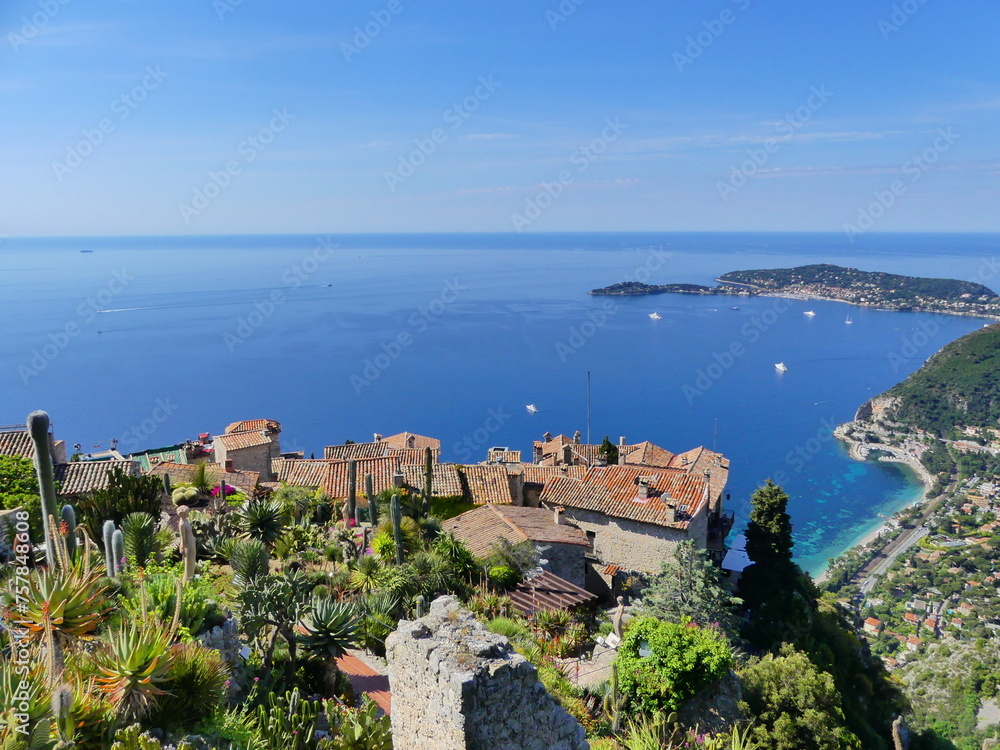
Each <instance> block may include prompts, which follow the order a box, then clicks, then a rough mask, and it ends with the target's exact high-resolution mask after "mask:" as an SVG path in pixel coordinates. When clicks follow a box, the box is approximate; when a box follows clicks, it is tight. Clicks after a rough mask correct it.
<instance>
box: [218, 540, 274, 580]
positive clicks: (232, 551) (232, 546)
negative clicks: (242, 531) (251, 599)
mask: <svg viewBox="0 0 1000 750" xmlns="http://www.w3.org/2000/svg"><path fill="white" fill-rule="evenodd" d="M226 552H227V553H228V555H229V565H230V566H231V567H232V569H233V585H234V586H237V587H239V588H242V587H244V586H246V585H248V584H249V583H251V582H252V581H255V580H257V579H259V578H262V577H263V576H265V575H267V573H268V569H269V567H270V561H271V556H270V555H269V554H268V552H267V546H266V545H265V544H264V543H263V542H262V541H260V540H259V539H232V540H228V541H227V544H226Z"/></svg>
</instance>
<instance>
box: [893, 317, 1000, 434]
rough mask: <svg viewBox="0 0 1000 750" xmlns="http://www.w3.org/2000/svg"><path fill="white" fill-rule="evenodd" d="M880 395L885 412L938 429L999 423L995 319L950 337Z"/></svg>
mask: <svg viewBox="0 0 1000 750" xmlns="http://www.w3.org/2000/svg"><path fill="white" fill-rule="evenodd" d="M886 395H888V396H896V397H898V398H899V399H900V401H899V404H898V406H896V407H895V408H894V409H893V411H892V413H891V414H890V417H891V418H892V419H893V420H895V421H897V422H903V423H905V424H908V425H911V426H913V427H919V428H922V429H925V430H929V431H931V432H934V433H936V434H939V435H940V434H943V433H945V432H946V431H948V430H950V429H951V428H952V427H953V426H954V425H971V426H973V427H998V426H1000V325H992V326H990V327H989V328H980V329H979V330H978V331H973V332H972V333H970V334H968V335H966V336H963V337H962V338H960V339H958V340H957V341H953V342H952V343H950V344H948V345H947V346H946V347H944V348H943V349H942V350H941V351H940V352H938V353H937V354H935V355H934V356H933V357H931V359H930V360H929V361H928V362H927V364H925V365H924V366H923V367H921V368H920V369H919V370H917V372H915V373H913V375H911V376H910V377H909V378H907V379H906V380H905V381H903V382H902V383H900V384H899V385H897V386H895V387H894V388H892V389H891V390H890V391H889V392H888V393H887V394H886Z"/></svg>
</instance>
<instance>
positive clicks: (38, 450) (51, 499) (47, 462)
mask: <svg viewBox="0 0 1000 750" xmlns="http://www.w3.org/2000/svg"><path fill="white" fill-rule="evenodd" d="M49 425H50V421H49V415H48V414H46V413H45V412H44V411H33V412H31V414H29V415H28V431H29V432H30V433H31V441H32V442H33V443H34V444H35V474H36V475H37V476H38V493H39V494H40V495H41V497H42V527H43V528H44V530H45V562H46V564H47V565H48V566H49V567H50V568H54V567H55V565H56V554H55V549H54V547H55V545H54V543H53V536H52V535H53V534H54V533H55V529H52V528H49V523H50V520H52V519H55V517H56V512H57V511H56V477H55V471H54V470H53V468H52V452H51V451H50V450H49Z"/></svg>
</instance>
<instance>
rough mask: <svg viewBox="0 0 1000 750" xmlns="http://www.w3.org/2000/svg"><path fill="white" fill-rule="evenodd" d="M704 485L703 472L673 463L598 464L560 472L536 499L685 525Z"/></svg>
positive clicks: (701, 500)
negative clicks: (580, 473)
mask: <svg viewBox="0 0 1000 750" xmlns="http://www.w3.org/2000/svg"><path fill="white" fill-rule="evenodd" d="M640 478H644V479H646V480H647V481H648V482H649V492H648V497H647V498H646V499H642V498H641V497H640V496H639V488H638V480H639V479H640ZM705 488H706V484H705V479H704V477H701V476H698V475H693V474H687V473H684V472H681V471H678V470H675V469H654V468H647V467H632V466H599V467H595V468H592V469H589V470H588V471H587V473H586V474H585V475H584V477H583V479H582V480H575V479H566V478H562V479H554V480H552V481H551V482H549V483H547V484H546V485H545V488H544V489H543V490H542V494H541V502H542V503H544V504H545V505H547V506H550V507H554V506H560V505H561V506H563V507H566V508H579V509H581V510H589V511H594V512H597V513H603V514H605V515H607V516H610V517H612V518H624V519H629V520H632V521H639V522H642V523H650V524H656V525H657V526H667V527H670V528H675V529H686V528H687V527H688V523H689V522H690V517H691V516H693V515H694V514H695V513H696V512H697V511H699V510H700V509H701V508H702V506H703V505H704V504H705V502H706V492H705Z"/></svg>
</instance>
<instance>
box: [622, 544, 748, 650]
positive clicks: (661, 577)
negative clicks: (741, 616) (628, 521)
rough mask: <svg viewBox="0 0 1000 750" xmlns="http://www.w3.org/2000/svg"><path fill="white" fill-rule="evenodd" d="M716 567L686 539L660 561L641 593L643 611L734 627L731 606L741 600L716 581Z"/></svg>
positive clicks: (673, 618)
mask: <svg viewBox="0 0 1000 750" xmlns="http://www.w3.org/2000/svg"><path fill="white" fill-rule="evenodd" d="M720 580H721V578H720V574H719V569H718V568H717V567H716V566H715V565H714V564H713V563H712V561H711V560H710V559H709V558H708V555H707V554H706V553H705V551H704V550H700V549H698V548H697V547H695V546H694V542H692V541H690V540H687V541H684V542H681V543H680V544H678V545H677V547H675V548H674V553H673V554H672V555H670V556H668V557H667V558H665V559H664V560H663V562H662V563H661V566H660V572H659V573H657V574H656V576H654V578H653V580H652V581H651V582H650V584H649V587H648V588H647V589H646V591H645V592H644V594H643V599H642V608H641V611H642V613H643V614H648V615H652V616H653V617H658V618H660V619H661V620H669V621H670V622H680V621H681V620H682V619H684V618H685V617H686V618H689V619H690V620H692V621H693V622H696V623H698V624H699V625H707V624H709V623H713V622H717V623H719V624H720V625H721V626H722V627H723V628H725V629H726V630H727V631H729V632H733V631H734V630H735V616H734V609H735V607H736V605H738V604H740V603H741V601H740V600H739V599H737V598H736V597H734V596H732V595H731V594H730V593H729V592H728V591H726V590H725V589H724V588H723V587H722V584H721V583H720Z"/></svg>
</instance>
